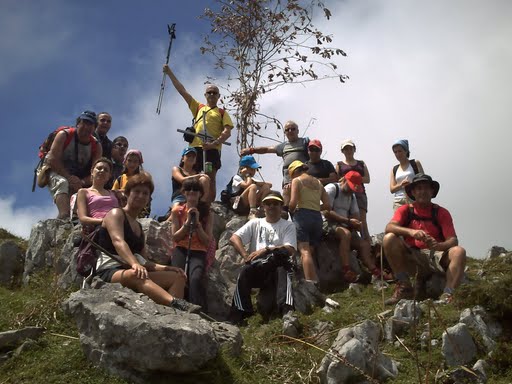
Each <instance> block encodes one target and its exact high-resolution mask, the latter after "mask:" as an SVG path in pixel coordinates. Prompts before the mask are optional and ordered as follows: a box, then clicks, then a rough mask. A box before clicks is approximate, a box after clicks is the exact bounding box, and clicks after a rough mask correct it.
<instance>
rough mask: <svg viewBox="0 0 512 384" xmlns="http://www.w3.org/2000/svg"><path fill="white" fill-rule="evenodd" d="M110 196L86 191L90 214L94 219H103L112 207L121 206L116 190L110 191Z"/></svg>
mask: <svg viewBox="0 0 512 384" xmlns="http://www.w3.org/2000/svg"><path fill="white" fill-rule="evenodd" d="M108 192H109V194H108V196H102V195H94V194H92V193H89V190H87V192H86V195H87V197H86V199H87V208H88V211H89V216H91V217H92V218H94V219H103V218H104V217H105V215H106V214H107V213H108V211H110V210H111V209H112V208H117V207H119V202H118V201H117V197H116V195H115V193H114V192H112V191H108Z"/></svg>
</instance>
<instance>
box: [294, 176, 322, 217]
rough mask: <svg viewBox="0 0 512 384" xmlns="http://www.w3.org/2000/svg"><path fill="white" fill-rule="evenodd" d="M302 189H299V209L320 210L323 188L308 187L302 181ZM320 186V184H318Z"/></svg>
mask: <svg viewBox="0 0 512 384" xmlns="http://www.w3.org/2000/svg"><path fill="white" fill-rule="evenodd" d="M299 181H300V183H301V185H302V189H301V190H300V191H299V202H298V204H297V209H311V210H312V211H319V212H320V199H321V197H322V188H316V189H312V188H310V187H307V186H305V185H304V183H302V180H300V179H299ZM318 186H319V187H320V184H318Z"/></svg>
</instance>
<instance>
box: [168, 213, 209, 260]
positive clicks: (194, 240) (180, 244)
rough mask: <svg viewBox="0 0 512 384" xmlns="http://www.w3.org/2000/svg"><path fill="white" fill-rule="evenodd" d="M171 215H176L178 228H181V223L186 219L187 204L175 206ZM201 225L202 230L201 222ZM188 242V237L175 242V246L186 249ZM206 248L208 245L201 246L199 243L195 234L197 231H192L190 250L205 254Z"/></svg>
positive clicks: (204, 224) (203, 223)
mask: <svg viewBox="0 0 512 384" xmlns="http://www.w3.org/2000/svg"><path fill="white" fill-rule="evenodd" d="M172 214H174V215H178V219H179V222H180V228H181V227H182V226H183V223H184V222H185V220H186V219H187V204H183V205H176V206H175V207H174V208H173V209H172ZM201 224H202V225H203V228H204V227H205V226H206V223H205V222H201ZM188 241H189V235H187V236H185V237H184V238H183V239H181V240H180V241H178V242H176V246H177V247H183V248H185V249H188ZM207 248H208V245H205V244H203V243H202V242H201V240H200V239H199V235H198V234H197V231H194V232H193V233H192V241H191V242H190V250H192V251H204V252H206V250H207Z"/></svg>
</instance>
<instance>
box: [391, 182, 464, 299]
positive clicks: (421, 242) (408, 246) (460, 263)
mask: <svg viewBox="0 0 512 384" xmlns="http://www.w3.org/2000/svg"><path fill="white" fill-rule="evenodd" d="M405 192H406V193H407V195H408V196H409V198H410V199H411V200H413V203H412V204H406V205H403V206H401V207H400V208H398V209H397V210H396V211H395V213H394V215H393V218H392V219H391V221H390V222H389V223H388V225H387V226H386V235H385V236H384V241H383V248H384V254H385V256H386V258H387V260H388V262H389V264H390V266H391V268H392V270H393V274H394V275H395V277H396V279H397V284H396V287H395V291H394V293H393V296H392V297H391V298H389V299H388V300H387V301H386V302H385V303H386V305H392V304H396V303H397V302H398V301H400V300H401V299H412V298H413V297H414V290H413V287H412V285H411V282H410V280H409V277H410V276H418V279H419V280H422V279H425V277H428V276H429V275H431V274H433V273H445V274H446V286H445V288H444V292H443V294H442V295H441V298H440V300H439V301H440V302H442V303H450V302H451V301H452V299H453V291H454V289H455V288H456V287H457V286H459V284H460V282H461V279H462V276H463V273H464V267H465V265H466V251H465V249H464V248H462V247H459V245H458V240H457V235H456V233H455V229H454V227H453V221H452V217H451V215H450V213H449V212H448V211H447V210H446V209H445V208H443V207H440V206H439V205H437V204H434V203H432V198H434V197H436V196H437V193H438V192H439V183H438V182H437V181H434V180H432V178H431V177H430V176H428V175H425V174H423V173H418V174H416V175H415V176H414V179H413V181H412V183H410V184H408V185H407V186H406V187H405Z"/></svg>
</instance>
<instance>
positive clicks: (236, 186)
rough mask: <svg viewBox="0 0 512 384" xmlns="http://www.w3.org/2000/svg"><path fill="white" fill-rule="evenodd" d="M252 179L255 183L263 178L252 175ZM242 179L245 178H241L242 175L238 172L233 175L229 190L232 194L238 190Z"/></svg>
mask: <svg viewBox="0 0 512 384" xmlns="http://www.w3.org/2000/svg"><path fill="white" fill-rule="evenodd" d="M252 179H253V180H254V181H255V182H257V183H259V182H261V181H263V180H260V179H259V178H257V177H256V175H254V176H252ZM242 181H245V180H244V179H242V176H240V175H239V174H238V173H237V174H236V175H235V176H233V183H232V184H231V191H232V193H233V194H236V193H238V192H240V188H241V187H240V183H241V182H242Z"/></svg>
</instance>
